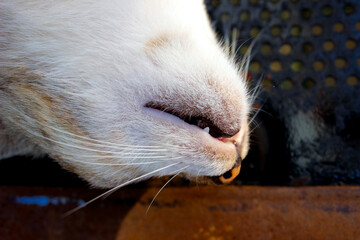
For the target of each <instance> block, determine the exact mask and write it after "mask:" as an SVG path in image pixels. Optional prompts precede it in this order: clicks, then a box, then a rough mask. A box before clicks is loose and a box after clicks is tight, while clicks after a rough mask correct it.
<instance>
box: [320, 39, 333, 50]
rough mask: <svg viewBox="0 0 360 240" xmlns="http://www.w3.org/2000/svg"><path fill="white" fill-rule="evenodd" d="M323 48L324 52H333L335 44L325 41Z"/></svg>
mask: <svg viewBox="0 0 360 240" xmlns="http://www.w3.org/2000/svg"><path fill="white" fill-rule="evenodd" d="M323 48H324V50H325V51H327V52H330V51H332V50H334V48H335V44H334V42H333V41H331V40H327V41H325V42H324V44H323Z"/></svg>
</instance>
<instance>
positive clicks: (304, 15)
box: [301, 8, 312, 20]
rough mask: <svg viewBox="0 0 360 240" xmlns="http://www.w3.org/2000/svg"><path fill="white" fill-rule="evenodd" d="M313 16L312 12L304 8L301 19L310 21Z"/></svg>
mask: <svg viewBox="0 0 360 240" xmlns="http://www.w3.org/2000/svg"><path fill="white" fill-rule="evenodd" d="M311 15H312V11H311V10H310V9H308V8H304V9H303V10H301V17H302V18H303V19H306V20H308V19H310V18H311Z"/></svg>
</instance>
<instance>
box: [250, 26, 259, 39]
mask: <svg viewBox="0 0 360 240" xmlns="http://www.w3.org/2000/svg"><path fill="white" fill-rule="evenodd" d="M259 32H260V28H259V27H252V28H251V29H250V37H256V36H257V35H258V34H259Z"/></svg>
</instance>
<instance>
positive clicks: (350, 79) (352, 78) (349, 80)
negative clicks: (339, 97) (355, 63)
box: [346, 75, 359, 86]
mask: <svg viewBox="0 0 360 240" xmlns="http://www.w3.org/2000/svg"><path fill="white" fill-rule="evenodd" d="M346 82H347V84H348V85H349V86H356V85H358V83H359V79H358V78H357V77H356V76H355V75H351V76H349V77H348V78H347V79H346Z"/></svg>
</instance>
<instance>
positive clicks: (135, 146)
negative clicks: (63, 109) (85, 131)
mask: <svg viewBox="0 0 360 240" xmlns="http://www.w3.org/2000/svg"><path fill="white" fill-rule="evenodd" d="M47 127H48V128H50V129H53V130H55V131H58V132H61V133H64V134H67V135H70V136H74V137H78V138H81V139H84V140H89V141H93V142H97V143H101V144H105V145H104V146H109V145H111V146H115V147H124V148H126V149H128V148H144V149H146V150H148V149H147V148H150V149H153V148H155V149H154V150H164V149H157V148H160V147H161V146H141V145H126V144H117V143H111V142H106V141H100V140H97V139H93V138H89V137H85V136H81V135H78V134H74V133H70V132H68V131H64V130H61V129H58V128H55V127H52V126H47ZM164 151H166V150H164Z"/></svg>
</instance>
